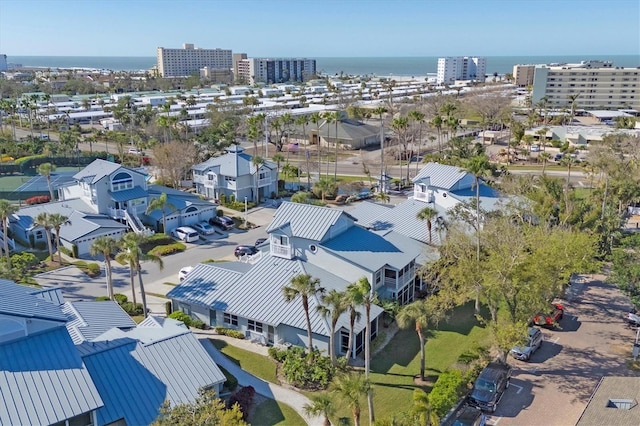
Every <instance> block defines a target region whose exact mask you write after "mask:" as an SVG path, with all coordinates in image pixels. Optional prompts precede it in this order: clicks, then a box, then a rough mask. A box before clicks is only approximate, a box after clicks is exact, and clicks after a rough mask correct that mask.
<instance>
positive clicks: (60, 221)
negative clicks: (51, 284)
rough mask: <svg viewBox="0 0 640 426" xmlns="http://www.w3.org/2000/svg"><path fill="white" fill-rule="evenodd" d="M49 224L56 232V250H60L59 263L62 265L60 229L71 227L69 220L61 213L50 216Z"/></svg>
mask: <svg viewBox="0 0 640 426" xmlns="http://www.w3.org/2000/svg"><path fill="white" fill-rule="evenodd" d="M49 223H50V225H51V228H53V230H54V231H55V232H56V249H57V250H58V263H59V264H60V265H62V250H60V228H61V227H62V226H63V225H69V224H70V223H71V222H69V218H68V217H67V216H64V215H62V214H60V213H52V214H50V215H49Z"/></svg>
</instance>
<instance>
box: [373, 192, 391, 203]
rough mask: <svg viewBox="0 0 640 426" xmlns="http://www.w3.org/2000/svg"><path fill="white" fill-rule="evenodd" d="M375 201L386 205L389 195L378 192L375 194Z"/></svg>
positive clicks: (389, 198)
mask: <svg viewBox="0 0 640 426" xmlns="http://www.w3.org/2000/svg"><path fill="white" fill-rule="evenodd" d="M375 199H376V200H378V201H380V202H383V203H388V202H389V201H390V200H391V197H389V194H387V193H386V192H382V191H378V192H376V195H375Z"/></svg>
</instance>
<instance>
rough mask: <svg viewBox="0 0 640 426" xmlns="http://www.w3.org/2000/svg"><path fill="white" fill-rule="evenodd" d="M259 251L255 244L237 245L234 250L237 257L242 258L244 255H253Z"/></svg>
mask: <svg viewBox="0 0 640 426" xmlns="http://www.w3.org/2000/svg"><path fill="white" fill-rule="evenodd" d="M257 252H258V249H257V248H255V246H238V247H236V249H235V250H234V251H233V254H234V255H235V256H236V257H237V258H240V257H242V256H251V255H254V254H256V253H257Z"/></svg>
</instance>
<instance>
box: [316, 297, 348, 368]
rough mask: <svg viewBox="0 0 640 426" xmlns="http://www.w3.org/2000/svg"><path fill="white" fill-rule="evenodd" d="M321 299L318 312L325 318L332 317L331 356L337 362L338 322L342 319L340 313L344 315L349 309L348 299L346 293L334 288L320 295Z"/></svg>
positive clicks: (332, 360) (333, 361)
mask: <svg viewBox="0 0 640 426" xmlns="http://www.w3.org/2000/svg"><path fill="white" fill-rule="evenodd" d="M320 300H321V301H322V305H319V306H318V312H320V315H322V317H323V318H325V319H327V317H329V318H330V319H331V335H330V336H329V356H330V357H331V362H332V363H334V364H335V362H336V343H335V337H336V324H338V320H339V319H340V315H342V314H343V313H344V312H345V311H346V310H347V300H346V297H345V294H344V293H342V292H340V291H338V290H335V289H332V290H330V291H329V292H328V293H327V294H323V295H322V296H320Z"/></svg>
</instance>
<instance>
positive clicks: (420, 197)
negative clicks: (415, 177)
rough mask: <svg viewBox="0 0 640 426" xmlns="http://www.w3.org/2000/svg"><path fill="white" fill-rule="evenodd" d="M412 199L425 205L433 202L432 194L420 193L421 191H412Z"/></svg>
mask: <svg viewBox="0 0 640 426" xmlns="http://www.w3.org/2000/svg"><path fill="white" fill-rule="evenodd" d="M413 198H414V199H415V200H420V201H426V202H427V203H432V202H433V193H432V192H431V191H429V192H421V191H413Z"/></svg>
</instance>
